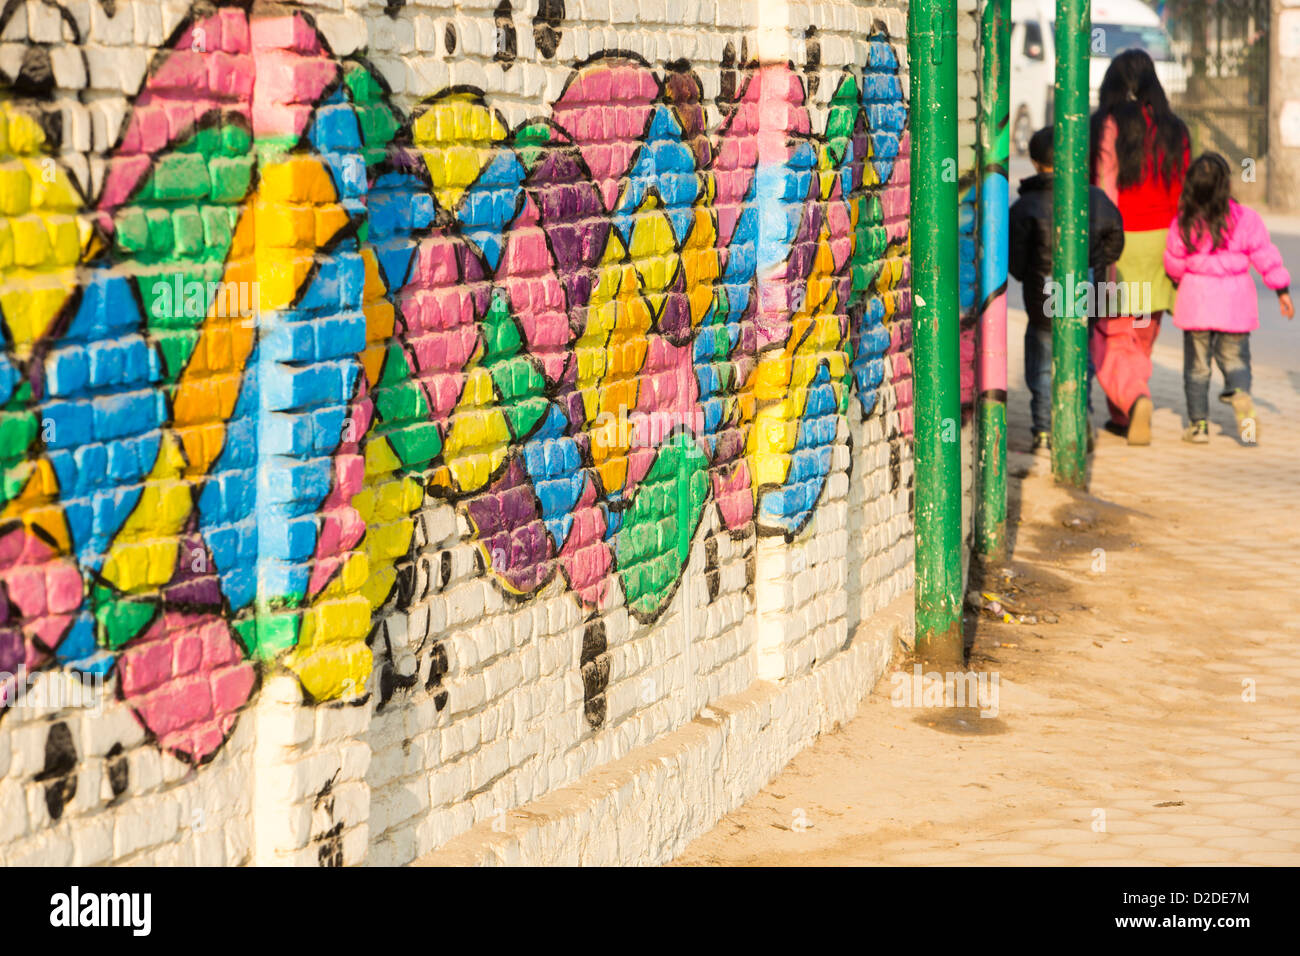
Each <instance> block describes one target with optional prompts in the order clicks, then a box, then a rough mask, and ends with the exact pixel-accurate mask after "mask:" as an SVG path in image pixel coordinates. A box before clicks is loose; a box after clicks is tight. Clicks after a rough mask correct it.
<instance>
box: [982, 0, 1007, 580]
mask: <svg viewBox="0 0 1300 956" xmlns="http://www.w3.org/2000/svg"><path fill="white" fill-rule="evenodd" d="M981 26H982V28H983V32H982V35H981V41H980V126H979V148H980V194H979V200H980V201H979V211H980V320H979V352H978V361H977V364H976V369H975V371H976V376H977V382H976V387H977V389H978V393H979V399H978V416H979V417H978V421H979V501H978V506H977V507H976V509H975V546H976V549H977V550H978V552H979V553H980V554H981V555H982V556H983V557H985V558H989V559H999V558H1002V557H1004V556H1005V555H1006V550H1007V240H1008V231H1007V230H1008V222H1007V219H1008V209H1009V200H1010V185H1009V183H1008V181H1007V166H1008V161H1009V156H1010V152H1011V124H1010V123H1009V121H1008V119H1009V113H1010V103H1011V0H986V2H985V4H984V16H983V19H982V21H981Z"/></svg>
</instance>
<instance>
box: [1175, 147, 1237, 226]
mask: <svg viewBox="0 0 1300 956" xmlns="http://www.w3.org/2000/svg"><path fill="white" fill-rule="evenodd" d="M1231 183H1232V167H1230V166H1229V165H1228V161H1227V160H1226V159H1224V158H1223V157H1222V156H1220V155H1219V154H1218V153H1201V155H1200V156H1197V157H1196V161H1195V162H1193V163H1192V165H1191V166H1189V167H1187V178H1186V179H1184V180H1183V194H1182V196H1180V197H1179V199H1178V232H1179V234H1181V235H1182V237H1183V245H1185V246H1186V247H1187V248H1188V249H1195V248H1196V244H1197V243H1198V242H1200V240H1201V237H1202V236H1206V235H1208V236H1209V237H1210V241H1211V246H1210V248H1211V249H1218V248H1219V247H1220V246H1224V245H1227V243H1228V210H1229V208H1230V207H1229V200H1230V199H1231V198H1232V196H1231V195H1230V193H1231V190H1230V188H1229V187H1230V185H1231Z"/></svg>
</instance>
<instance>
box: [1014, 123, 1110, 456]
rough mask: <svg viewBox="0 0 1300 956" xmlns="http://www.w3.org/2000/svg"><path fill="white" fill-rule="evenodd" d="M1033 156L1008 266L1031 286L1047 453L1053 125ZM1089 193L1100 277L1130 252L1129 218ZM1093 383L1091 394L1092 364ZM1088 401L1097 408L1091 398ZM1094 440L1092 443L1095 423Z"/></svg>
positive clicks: (1032, 368) (1039, 418)
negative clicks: (1031, 173) (1126, 238)
mask: <svg viewBox="0 0 1300 956" xmlns="http://www.w3.org/2000/svg"><path fill="white" fill-rule="evenodd" d="M1029 158H1030V159H1032V160H1033V161H1034V168H1035V169H1036V170H1038V173H1037V175H1035V176H1030V177H1029V178H1028V179H1022V180H1021V181H1020V198H1019V199H1017V200H1016V201H1015V203H1014V204H1013V205H1012V206H1011V218H1010V224H1009V233H1010V237H1009V241H1010V249H1009V258H1008V262H1007V271H1008V272H1010V273H1011V275H1013V276H1014V277H1015V278H1017V279H1019V280H1020V281H1021V282H1022V283H1024V287H1025V311H1026V312H1028V313H1029V326H1028V327H1027V328H1026V329H1025V382H1026V383H1027V384H1028V385H1029V396H1030V397H1029V411H1030V414H1031V415H1032V416H1033V419H1034V453H1035V454H1045V453H1046V452H1047V450H1048V448H1049V447H1050V440H1049V436H1050V435H1051V431H1052V319H1051V316H1049V315H1048V302H1047V299H1048V296H1047V288H1046V286H1047V283H1048V282H1049V281H1051V279H1052V127H1050V126H1048V127H1046V128H1045V129H1040V130H1039V131H1038V132H1037V133H1035V134H1034V135H1033V136H1032V137H1031V138H1030V140H1029ZM1088 192H1089V197H1088V217H1089V223H1090V229H1089V235H1088V266H1089V268H1090V269H1091V270H1092V272H1093V274H1094V275H1096V276H1099V275H1101V274H1102V272H1103V271H1104V270H1105V269H1106V268H1107V267H1108V266H1110V265H1111V264H1112V263H1114V262H1115V261H1116V260H1117V259H1119V255H1120V253H1121V252H1123V251H1124V221H1123V219H1121V218H1120V214H1119V210H1118V209H1116V208H1115V204H1114V203H1112V202H1111V201H1110V199H1109V197H1107V195H1106V194H1105V193H1104V192H1102V191H1101V190H1100V189H1098V188H1097V187H1096V186H1089V187H1088ZM1095 298H1096V297H1095V296H1094V300H1095ZM1092 318H1094V317H1093V316H1089V319H1092ZM1089 364H1090V365H1091V363H1089ZM1088 385H1089V393H1090V396H1091V390H1092V389H1091V386H1092V370H1091V368H1089V375H1088ZM1088 404H1089V407H1091V405H1092V402H1091V397H1090V398H1089V403H1088ZM1088 439H1089V440H1088V444H1089V446H1090V447H1091V444H1092V429H1091V427H1090V428H1089V430H1088Z"/></svg>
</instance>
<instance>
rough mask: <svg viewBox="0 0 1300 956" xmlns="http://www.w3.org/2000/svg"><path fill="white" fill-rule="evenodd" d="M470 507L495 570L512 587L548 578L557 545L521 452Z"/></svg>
mask: <svg viewBox="0 0 1300 956" xmlns="http://www.w3.org/2000/svg"><path fill="white" fill-rule="evenodd" d="M466 508H467V509H468V511H469V517H470V520H471V521H472V522H473V523H474V528H475V531H476V537H477V538H478V540H479V542H480V544H482V546H483V548H484V551H485V552H486V557H487V561H488V564H489V565H490V567H491V570H492V571H493V572H495V573H496V574H497V575H499V576H500V577H501V578H502V579H503V580H504V581H505V583H506V584H507V586H508V587H509V588H510V589H511V590H513V591H516V592H518V593H520V594H528V593H530V592H532V591H534V590H536V589H537V588H538V587H540V586H541V585H542V584H545V583H546V581H548V580H549V579H550V577H551V574H552V572H553V570H554V566H555V549H554V545H553V544H552V542H551V536H550V535H549V534H547V533H546V527H545V525H543V524H542V516H541V512H540V510H539V508H538V506H537V498H536V496H535V495H534V494H533V488H532V484H531V482H530V481H529V478H528V472H527V471H526V470H525V468H524V463H523V459H522V458H521V457H520V456H519V455H517V454H515V455H511V456H510V458H509V460H508V461H507V463H506V467H505V468H504V469H503V470H502V472H501V474H500V475H498V476H497V478H496V479H495V480H494V481H493V482H492V483H491V484H490V485H488V487H487V488H486V489H484V491H483V493H482V494H480V495H477V496H475V497H474V498H471V499H470V500H469V502H468V503H467V504H466Z"/></svg>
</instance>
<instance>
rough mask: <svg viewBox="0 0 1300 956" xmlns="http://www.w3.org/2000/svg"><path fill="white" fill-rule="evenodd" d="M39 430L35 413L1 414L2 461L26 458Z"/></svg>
mask: <svg viewBox="0 0 1300 956" xmlns="http://www.w3.org/2000/svg"><path fill="white" fill-rule="evenodd" d="M39 430H40V423H39V422H38V421H37V420H36V415H35V413H34V412H25V413H14V412H5V413H4V414H0V461H3V460H6V459H8V460H11V461H13V460H17V459H20V458H25V457H26V456H27V449H28V448H30V447H31V444H32V441H33V440H35V438H36V433H37V432H38V431H39Z"/></svg>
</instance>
